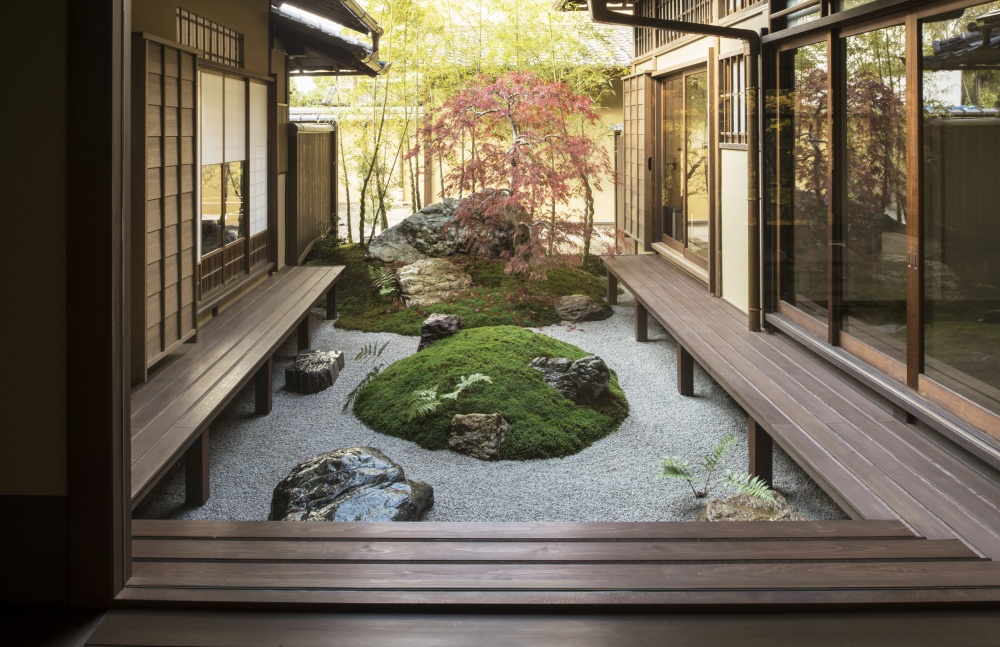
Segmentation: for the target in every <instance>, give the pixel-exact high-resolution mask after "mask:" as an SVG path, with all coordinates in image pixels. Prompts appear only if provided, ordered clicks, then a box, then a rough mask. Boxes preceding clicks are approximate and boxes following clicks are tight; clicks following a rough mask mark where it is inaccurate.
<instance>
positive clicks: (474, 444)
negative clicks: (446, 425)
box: [448, 413, 508, 461]
mask: <svg viewBox="0 0 1000 647" xmlns="http://www.w3.org/2000/svg"><path fill="white" fill-rule="evenodd" d="M507 427H508V425H507V420H505V419H504V417H503V416H502V415H500V414H499V413H470V414H466V415H462V414H455V417H454V418H452V419H451V428H450V429H449V430H448V449H450V450H451V451H453V452H458V453H459V454H465V455H467V456H472V457H473V458H478V459H480V460H484V461H498V460H500V449H501V447H503V441H504V438H506V436H507Z"/></svg>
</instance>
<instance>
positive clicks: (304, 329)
mask: <svg viewBox="0 0 1000 647" xmlns="http://www.w3.org/2000/svg"><path fill="white" fill-rule="evenodd" d="M298 331H299V352H302V351H304V350H308V349H309V313H306V318H305V319H303V320H302V323H300V324H299V328H298Z"/></svg>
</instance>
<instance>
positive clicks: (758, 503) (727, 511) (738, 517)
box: [698, 491, 806, 521]
mask: <svg viewBox="0 0 1000 647" xmlns="http://www.w3.org/2000/svg"><path fill="white" fill-rule="evenodd" d="M771 496H773V497H774V503H771V502H770V501H765V500H764V499H758V498H757V497H753V496H750V495H749V494H733V495H732V496H728V497H726V498H725V499H710V500H709V501H708V503H706V504H705V509H704V510H702V512H701V515H700V516H699V517H698V521H805V519H806V518H805V517H804V516H802V513H801V512H799V511H798V510H796V509H795V506H793V505H791V504H790V503H788V501H787V500H785V497H783V496H782V495H781V494H780V493H778V492H774V491H772V492H771Z"/></svg>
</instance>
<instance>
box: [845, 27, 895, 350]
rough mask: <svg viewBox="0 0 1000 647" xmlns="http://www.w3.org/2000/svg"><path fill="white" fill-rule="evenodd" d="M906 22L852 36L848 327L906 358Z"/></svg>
mask: <svg viewBox="0 0 1000 647" xmlns="http://www.w3.org/2000/svg"><path fill="white" fill-rule="evenodd" d="M904 39H905V28H904V27H902V26H893V27H886V28H885V29H877V30H875V31H871V32H868V33H865V34H858V35H857V36H852V37H850V38H848V39H846V47H847V91H846V97H847V148H846V160H845V161H846V164H845V171H846V175H847V195H846V196H845V200H844V226H845V232H844V238H845V243H846V254H845V259H844V260H845V264H846V267H845V275H846V276H845V281H844V329H845V330H847V331H848V332H850V333H851V334H852V335H854V336H855V337H857V338H859V339H861V340H862V341H864V342H865V343H867V344H869V345H871V346H872V347H874V348H876V349H877V350H879V351H882V352H883V353H885V354H887V355H889V356H891V357H894V358H896V359H899V360H901V361H905V358H906V280H907V271H906V106H905V87H904V85H905V77H906V70H905V65H904V62H903V61H904V53H905V43H904Z"/></svg>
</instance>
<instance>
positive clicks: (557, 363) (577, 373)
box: [530, 355, 611, 404]
mask: <svg viewBox="0 0 1000 647" xmlns="http://www.w3.org/2000/svg"><path fill="white" fill-rule="evenodd" d="M530 366H531V367H532V368H536V369H538V370H539V371H541V372H542V379H543V380H545V382H546V383H547V384H548V385H549V386H551V387H553V388H555V389H556V390H557V391H559V392H560V393H562V394H563V395H564V396H566V397H567V398H569V399H570V400H572V401H573V402H576V403H577V404H587V403H590V402H593V401H595V400H597V398H599V397H601V395H602V394H603V393H604V392H605V390H607V388H608V382H609V381H610V380H611V371H610V370H609V369H608V365H607V364H605V363H604V360H603V359H601V358H600V357H598V356H597V355H589V356H587V357H583V358H581V359H578V360H576V361H575V362H574V361H573V360H571V359H569V358H568V357H554V358H551V359H550V358H547V357H536V358H535V359H533V360H531V362H530Z"/></svg>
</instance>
